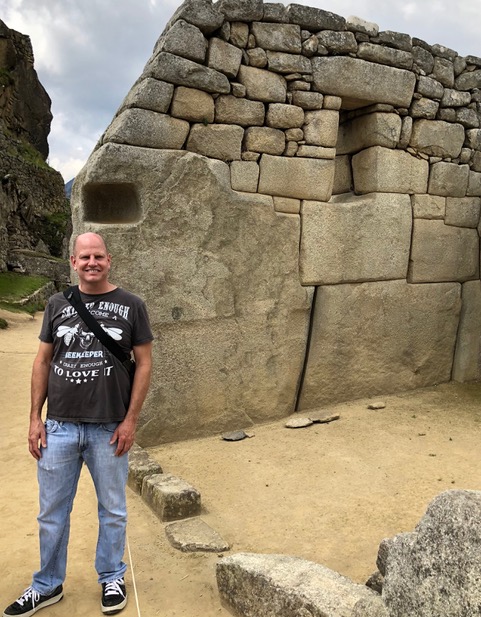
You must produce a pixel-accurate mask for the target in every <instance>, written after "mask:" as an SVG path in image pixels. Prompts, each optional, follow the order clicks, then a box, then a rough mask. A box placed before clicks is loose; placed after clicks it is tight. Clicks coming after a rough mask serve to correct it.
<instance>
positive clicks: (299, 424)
mask: <svg viewBox="0 0 481 617" xmlns="http://www.w3.org/2000/svg"><path fill="white" fill-rule="evenodd" d="M313 424H314V422H313V421H312V420H311V419H310V418H303V417H300V416H293V417H291V418H290V419H289V420H287V421H286V423H285V424H284V426H285V427H286V428H307V427H308V426H312V425H313Z"/></svg>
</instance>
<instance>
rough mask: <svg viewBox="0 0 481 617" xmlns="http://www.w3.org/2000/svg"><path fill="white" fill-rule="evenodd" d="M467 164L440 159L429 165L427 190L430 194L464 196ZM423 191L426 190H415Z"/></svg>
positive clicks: (466, 183) (467, 175) (467, 173)
mask: <svg viewBox="0 0 481 617" xmlns="http://www.w3.org/2000/svg"><path fill="white" fill-rule="evenodd" d="M468 177H469V166H468V165H456V164H455V163H445V162H444V161H440V162H439V163H434V165H431V173H430V175H429V190H428V192H429V193H431V195H443V196H445V197H464V196H465V195H466V190H467V187H468ZM416 192H419V193H423V192H426V191H416Z"/></svg>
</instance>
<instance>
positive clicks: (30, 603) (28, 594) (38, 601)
mask: <svg viewBox="0 0 481 617" xmlns="http://www.w3.org/2000/svg"><path fill="white" fill-rule="evenodd" d="M62 598H63V587H62V585H59V586H58V587H57V589H54V590H53V591H52V593H49V594H48V595H46V596H43V595H42V594H40V593H38V591H35V589H33V588H32V587H28V589H25V591H24V592H23V593H22V595H21V596H20V597H19V598H18V600H15V602H14V603H13V604H10V606H7V608H6V609H5V612H4V613H3V617H18V615H22V617H29V616H30V615H33V614H34V613H36V612H37V611H39V610H40V609H41V608H45V607H46V606H50V605H51V604H55V602H60V600H61V599H62Z"/></svg>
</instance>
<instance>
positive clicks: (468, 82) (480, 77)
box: [456, 70, 481, 90]
mask: <svg viewBox="0 0 481 617" xmlns="http://www.w3.org/2000/svg"><path fill="white" fill-rule="evenodd" d="M456 88H457V89H458V90H472V89H473V88H481V71H479V70H478V71H471V72H467V73H463V74H462V75H460V76H459V77H457V78H456Z"/></svg>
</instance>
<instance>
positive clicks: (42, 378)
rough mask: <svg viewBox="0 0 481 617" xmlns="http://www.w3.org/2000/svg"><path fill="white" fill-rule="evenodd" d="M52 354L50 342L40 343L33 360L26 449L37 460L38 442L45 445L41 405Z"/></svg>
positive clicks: (38, 456)
mask: <svg viewBox="0 0 481 617" xmlns="http://www.w3.org/2000/svg"><path fill="white" fill-rule="evenodd" d="M52 356H53V344H52V343H43V342H41V343H40V346H39V348H38V352H37V355H36V357H35V360H34V362H33V368H32V384H31V408H30V429H29V432H28V449H29V451H30V454H31V455H32V456H33V458H35V459H37V461H38V460H39V459H40V458H41V456H42V453H41V451H40V444H42V446H43V447H44V448H45V447H47V437H46V434H45V427H44V425H43V422H42V407H43V404H44V403H45V400H46V398H47V387H48V375H49V372H50V362H51V360H52Z"/></svg>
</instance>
